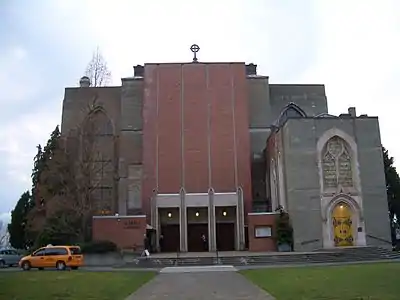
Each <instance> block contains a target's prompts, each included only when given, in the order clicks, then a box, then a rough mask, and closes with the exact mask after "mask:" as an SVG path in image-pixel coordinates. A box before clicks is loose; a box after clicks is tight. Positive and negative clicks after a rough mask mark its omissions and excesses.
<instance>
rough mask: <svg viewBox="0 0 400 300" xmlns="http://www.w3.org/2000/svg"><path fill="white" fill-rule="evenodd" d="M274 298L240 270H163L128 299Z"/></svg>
mask: <svg viewBox="0 0 400 300" xmlns="http://www.w3.org/2000/svg"><path fill="white" fill-rule="evenodd" d="M150 299H151V300H164V299H168V300H170V299H171V300H200V299H201V300H214V299H220V300H239V299H240V300H244V299H251V300H273V299H274V298H273V297H272V296H270V295H268V294H267V293H266V292H264V291H263V290H261V289H260V288H258V287H257V286H255V285H253V284H252V283H250V282H249V281H248V280H247V279H246V278H244V277H243V276H242V275H240V274H239V273H236V272H204V273H178V274H166V273H161V274H159V275H158V276H157V277H156V278H155V279H153V280H152V281H150V282H149V283H147V284H146V285H144V286H143V287H142V288H140V289H139V290H138V291H136V293H134V294H132V295H131V296H130V297H128V298H127V300H150Z"/></svg>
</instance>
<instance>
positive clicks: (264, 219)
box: [247, 213, 276, 252]
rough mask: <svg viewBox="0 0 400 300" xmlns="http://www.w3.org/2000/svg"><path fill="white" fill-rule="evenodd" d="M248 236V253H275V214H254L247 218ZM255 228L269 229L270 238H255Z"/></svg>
mask: <svg viewBox="0 0 400 300" xmlns="http://www.w3.org/2000/svg"><path fill="white" fill-rule="evenodd" d="M247 218H248V219H247V222H248V234H249V251H253V252H259V251H276V241H275V238H274V231H275V219H276V214H275V213H254V214H249V215H248V217H247ZM257 227H270V228H271V233H272V236H271V237H257V236H256V228H257Z"/></svg>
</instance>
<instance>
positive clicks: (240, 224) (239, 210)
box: [236, 187, 245, 251]
mask: <svg viewBox="0 0 400 300" xmlns="http://www.w3.org/2000/svg"><path fill="white" fill-rule="evenodd" d="M237 196H238V202H237V206H236V216H237V217H236V220H237V241H238V243H237V248H236V249H237V250H240V251H241V250H244V247H245V233H244V201H243V190H242V188H240V187H239V188H238V189H237Z"/></svg>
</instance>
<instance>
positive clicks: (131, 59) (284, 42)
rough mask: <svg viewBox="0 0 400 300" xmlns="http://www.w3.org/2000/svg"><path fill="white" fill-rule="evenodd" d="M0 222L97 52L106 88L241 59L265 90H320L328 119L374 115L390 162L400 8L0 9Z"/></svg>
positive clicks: (5, 3) (126, 5)
mask: <svg viewBox="0 0 400 300" xmlns="http://www.w3.org/2000/svg"><path fill="white" fill-rule="evenodd" d="M0 41H1V42H0V219H5V220H8V218H9V212H10V211H11V209H13V207H14V206H15V203H16V201H17V200H18V198H19V196H20V195H21V194H22V193H23V192H24V191H25V190H27V189H29V188H30V187H31V180H30V174H31V169H32V162H33V157H34V155H35V153H36V146H37V145H38V144H43V143H45V142H46V141H47V139H48V137H49V134H50V133H51V132H52V130H53V129H54V128H55V127H56V125H58V124H60V121H61V107H62V99H63V95H64V88H65V87H70V86H77V84H78V81H79V78H80V77H81V76H82V75H83V73H84V70H85V67H86V64H87V63H88V62H89V60H90V58H91V55H92V53H93V51H94V50H95V49H96V48H97V46H98V47H99V48H100V50H101V51H102V53H103V56H104V57H105V58H106V60H107V62H108V66H109V68H110V70H111V72H112V76H113V82H112V83H113V85H120V83H121V81H120V78H121V77H127V76H132V75H133V69H132V66H134V65H137V64H144V63H146V62H176V61H179V62H182V61H190V60H191V58H192V55H191V52H190V51H189V47H190V45H191V44H193V43H197V44H199V46H200V48H201V49H200V52H199V53H198V57H199V60H200V61H245V62H247V63H250V62H253V63H255V64H257V65H258V73H259V74H262V75H268V76H269V77H270V82H271V83H318V84H319V83H323V84H325V87H326V94H327V98H328V105H329V112H330V113H331V114H336V115H337V114H340V113H344V112H347V108H348V107H350V106H356V108H357V113H358V114H368V115H371V116H378V117H379V118H380V129H381V134H382V143H383V145H384V146H385V147H386V148H387V149H388V150H389V153H390V155H392V156H394V157H395V158H397V159H398V160H397V161H396V163H395V165H396V166H397V168H398V169H400V140H399V134H398V129H400V125H399V121H398V118H399V114H398V111H397V109H399V108H400V99H399V97H398V93H397V91H398V88H396V85H397V83H398V82H397V81H398V80H399V79H400V1H397V0H378V1H368V0H352V1H348V0H324V1H321V0H314V1H312V0H302V1H298V0H285V1H275V0H242V1H238V0H202V1H197V2H195V1H184V0H180V1H178V0H169V1H163V0H159V1H155V0H147V1H139V0H126V1H118V0H114V1H101V0H97V1H94V0H93V1H92V0H87V1H84V0H61V1H56V0H41V1H23V0H14V1H11V0H0Z"/></svg>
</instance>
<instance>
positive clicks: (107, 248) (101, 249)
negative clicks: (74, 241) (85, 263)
mask: <svg viewBox="0 0 400 300" xmlns="http://www.w3.org/2000/svg"><path fill="white" fill-rule="evenodd" d="M81 250H82V253H89V254H90V253H92V254H102V253H108V252H115V251H116V250H117V245H115V244H114V243H113V242H110V241H92V242H88V243H84V244H82V245H81Z"/></svg>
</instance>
